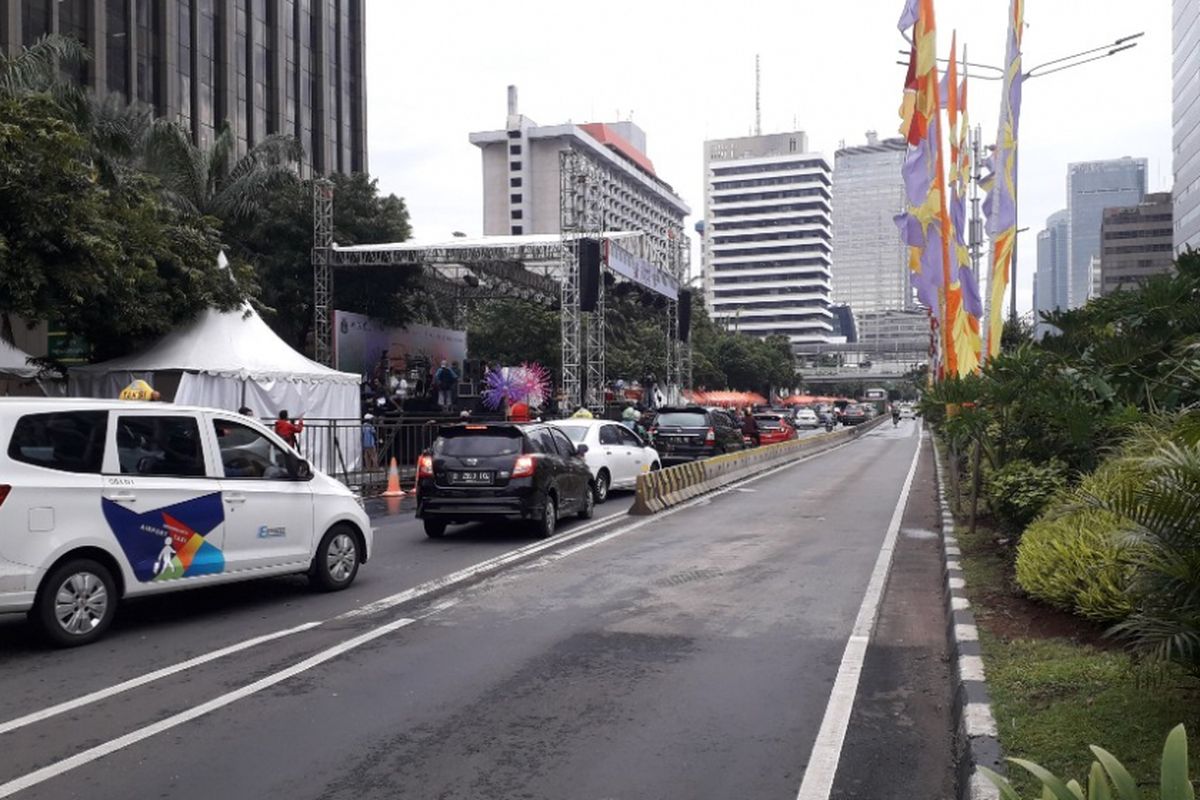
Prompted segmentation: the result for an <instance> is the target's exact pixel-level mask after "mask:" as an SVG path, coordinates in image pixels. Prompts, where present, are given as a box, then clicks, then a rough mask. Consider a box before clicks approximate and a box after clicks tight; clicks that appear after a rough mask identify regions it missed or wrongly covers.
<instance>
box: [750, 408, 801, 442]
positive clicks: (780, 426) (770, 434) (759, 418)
mask: <svg viewBox="0 0 1200 800" xmlns="http://www.w3.org/2000/svg"><path fill="white" fill-rule="evenodd" d="M754 421H755V422H756V423H758V443H759V444H760V445H763V444H778V443H779V442H786V441H788V440H790V439H795V438H796V429H795V428H794V427H792V423H791V422H789V421H788V418H787V416H785V415H784V414H755V415H754Z"/></svg>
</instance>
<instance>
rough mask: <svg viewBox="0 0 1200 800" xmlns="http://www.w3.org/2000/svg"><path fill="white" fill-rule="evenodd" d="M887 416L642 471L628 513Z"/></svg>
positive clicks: (643, 511) (852, 435)
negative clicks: (635, 494)
mask: <svg viewBox="0 0 1200 800" xmlns="http://www.w3.org/2000/svg"><path fill="white" fill-rule="evenodd" d="M884 419H885V417H884V416H882V415H881V416H878V417H876V418H875V419H873V420H871V421H869V422H864V423H862V424H861V425H857V426H855V427H852V428H844V429H842V430H840V431H834V432H832V433H822V434H818V435H817V436H806V437H804V438H803V439H796V440H794V441H790V442H780V443H779V444H771V445H767V446H765V447H755V448H754V449H752V450H742V451H739V452H737V453H727V454H725V455H723V456H715V457H714V458H707V459H704V460H703V461H691V462H688V463H686V464H679V465H678V466H674V467H667V468H666V469H660V470H658V471H656V472H646V473H643V474H641V475H639V476H638V481H637V496H636V498H634V501H633V505H632V506H631V507H630V509H629V513H630V514H634V515H638V516H645V515H648V514H657V513H658V512H659V511H663V510H664V509H667V508H670V507H671V506H676V505H679V504H680V503H682V502H685V501H687V500H691V499H692V498H693V497H699V496H700V495H702V494H705V493H707V492H711V491H713V490H715V489H720V488H721V487H722V486H727V485H728V484H730V483H733V482H734V481H736V480H740V479H742V478H747V477H749V476H751V475H754V474H756V473H758V472H763V471H764V470H768V469H770V468H772V467H775V466H778V465H780V464H784V463H786V462H788V461H793V460H795V459H797V458H801V457H804V456H808V455H811V454H813V453H819V452H821V451H822V450H828V449H829V448H831V447H836V446H838V445H839V444H843V443H844V442H848V441H850V440H852V439H856V438H858V437H859V436H861V435H863V434H864V433H866V432H867V431H869V430H871V429H872V428H875V427H876V426H878V425H880V424H881V423H882V422H883V421H884Z"/></svg>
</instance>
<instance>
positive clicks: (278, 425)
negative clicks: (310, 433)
mask: <svg viewBox="0 0 1200 800" xmlns="http://www.w3.org/2000/svg"><path fill="white" fill-rule="evenodd" d="M302 430H304V420H303V419H297V420H292V419H289V418H288V412H287V409H286V408H285V409H283V410H282V411H280V412H279V419H277V420H275V433H277V434H279V436H280V437H281V438H282V439H283V440H284V441H285V442H287V443H288V444H290V445H291V446H292V448H293V449H295V450H299V449H300V431H302Z"/></svg>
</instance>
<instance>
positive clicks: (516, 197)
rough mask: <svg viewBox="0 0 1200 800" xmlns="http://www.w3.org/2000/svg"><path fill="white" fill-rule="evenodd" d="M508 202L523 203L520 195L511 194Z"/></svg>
mask: <svg viewBox="0 0 1200 800" xmlns="http://www.w3.org/2000/svg"><path fill="white" fill-rule="evenodd" d="M508 202H510V203H519V202H521V195H520V194H510V195H509V196H508Z"/></svg>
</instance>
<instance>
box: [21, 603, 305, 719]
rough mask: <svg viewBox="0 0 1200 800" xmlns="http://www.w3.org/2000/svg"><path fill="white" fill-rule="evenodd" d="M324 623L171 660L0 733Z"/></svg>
mask: <svg viewBox="0 0 1200 800" xmlns="http://www.w3.org/2000/svg"><path fill="white" fill-rule="evenodd" d="M320 624H322V623H320V622H306V623H304V624H303V625H297V626H296V627H294V628H287V629H285V630H281V631H275V632H274V633H268V634H265V635H263V636H255V637H254V638H253V639H247V640H245V641H244V642H238V643H237V644H232V645H230V646H228V647H222V648H221V649H220V650H213V651H212V652H210V653H205V654H204V655H200V656H196V657H195V658H189V659H188V660H186V661H180V662H179V663H177V664H171V665H170V666H167V667H163V668H162V669H156V670H154V671H153V672H147V673H146V674H145V675H139V676H138V677H136V678H130V679H129V680H127V681H123V682H121V683H118V684H115V685H113V686H109V687H107V688H104V689H99V690H97V691H94V692H91V693H90V694H85V695H82V696H80V697H76V698H75V699H73V700H67V701H66V702H63V703H59V704H58V705H54V706H50V707H49V708H43V709H42V710H40V711H34V712H33V713H32V714H26V715H25V716H23V717H17V718H16V719H10V720H9V721H7V722H0V734H5V733H9V732H10V731H15V730H17V729H18V728H24V727H25V726H26V725H32V724H33V723H35V722H41V721H42V720H46V719H49V718H50V717H55V716H58V715H59V714H65V713H67V712H68V711H74V710H75V709H77V708H82V707H83V706H86V705H91V704H92V703H98V702H100V701H101V700H107V699H108V698H110V697H114V696H116V695H118V694H121V693H123V692H128V691H129V690H130V689H136V688H138V687H139V686H145V685H146V684H148V683H154V682H155V681H159V680H162V679H163V678H168V677H170V676H172V675H175V674H176V673H179V672H183V671H184V670H188V669H191V668H192V667H198V666H200V665H201V664H207V663H208V662H210V661H216V660H217V659H218V658H224V657H225V656H228V655H232V654H233V653H238V652H241V651H242V650H249V649H250V648H251V647H256V646H258V645H260V644H263V643H265V642H272V641H275V640H276V639H282V638H283V637H285V636H291V635H292V634H296V633H301V632H303V631H307V630H312V629H313V628H315V627H317V626H318V625H320Z"/></svg>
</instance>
